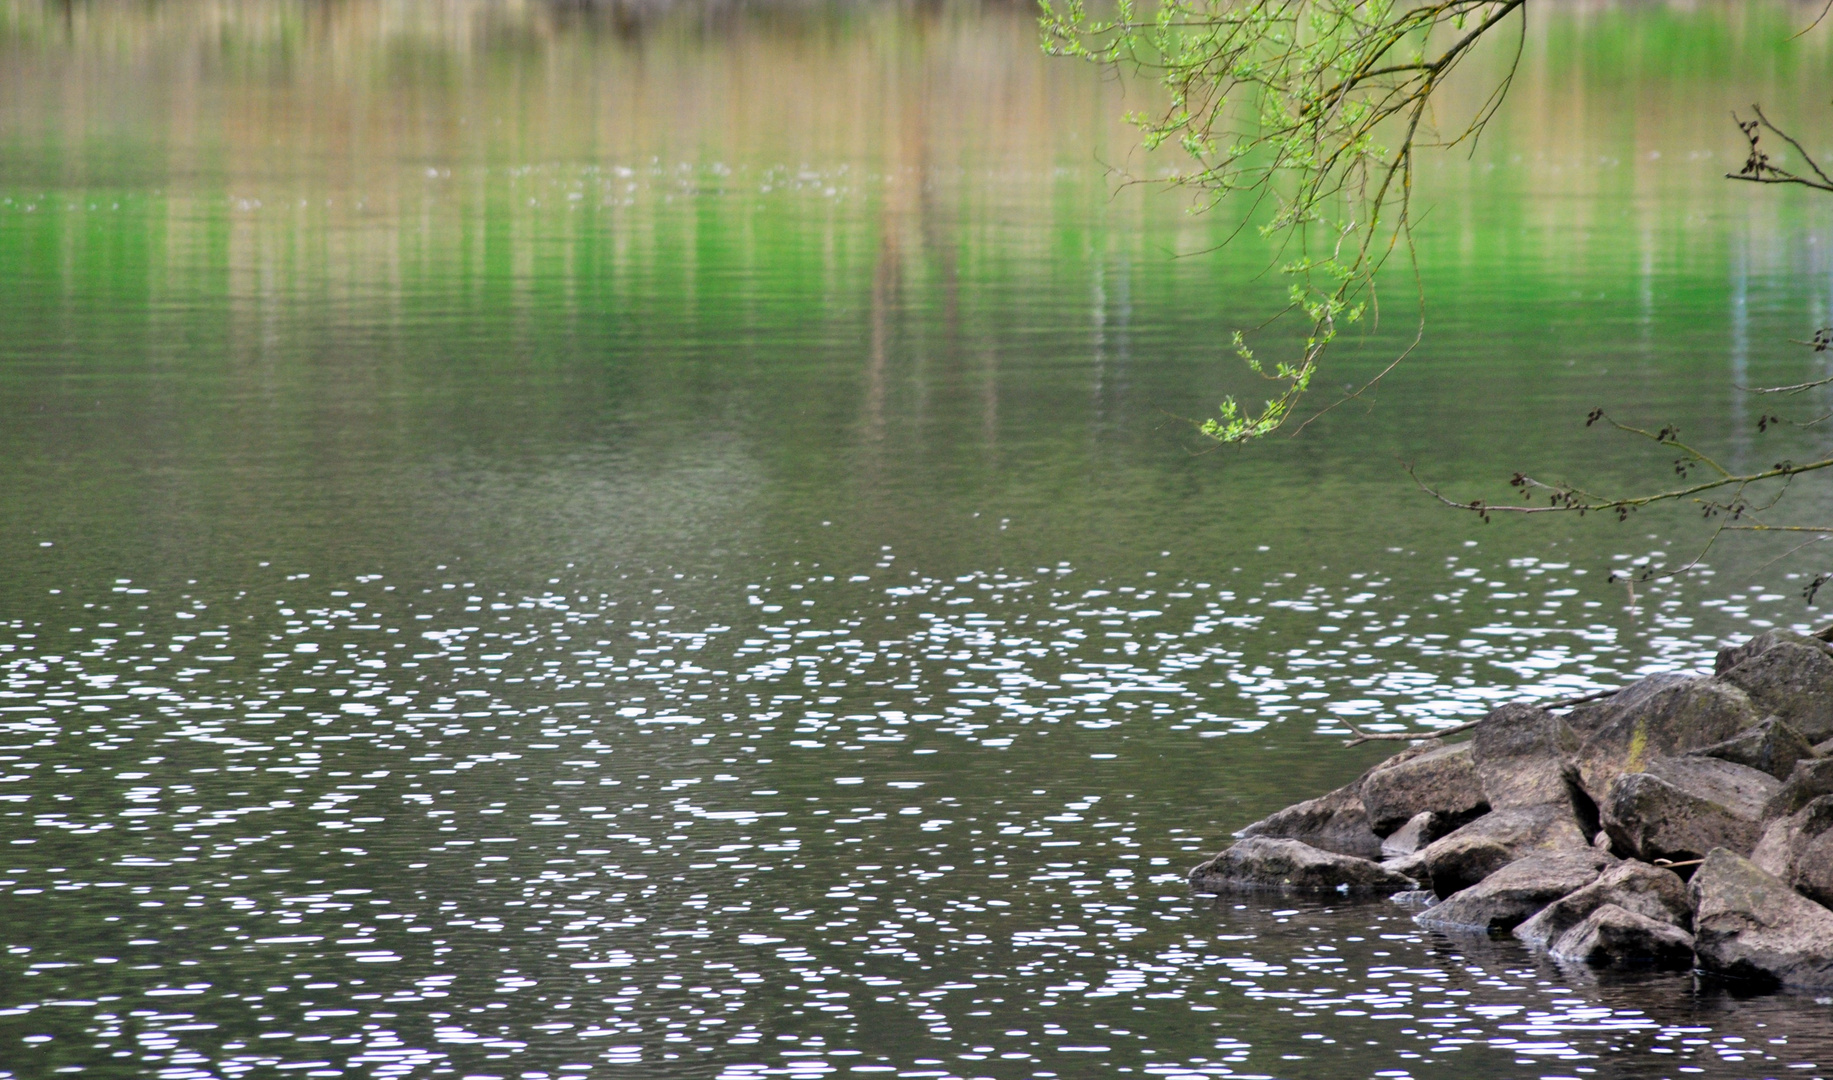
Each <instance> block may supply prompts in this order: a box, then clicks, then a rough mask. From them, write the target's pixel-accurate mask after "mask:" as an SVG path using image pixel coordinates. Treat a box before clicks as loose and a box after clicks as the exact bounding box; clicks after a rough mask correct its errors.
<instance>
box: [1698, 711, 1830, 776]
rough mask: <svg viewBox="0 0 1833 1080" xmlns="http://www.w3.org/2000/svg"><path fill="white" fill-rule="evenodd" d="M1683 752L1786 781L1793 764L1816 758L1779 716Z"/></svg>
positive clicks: (1811, 745) (1810, 747) (1807, 745)
mask: <svg viewBox="0 0 1833 1080" xmlns="http://www.w3.org/2000/svg"><path fill="white" fill-rule="evenodd" d="M1687 753H1688V754H1690V755H1693V756H1696V757H1714V758H1718V759H1720V760H1721V761H1731V762H1736V763H1737V764H1739V765H1748V766H1749V767H1750V768H1753V769H1757V770H1760V771H1762V772H1766V773H1768V774H1769V775H1771V776H1773V777H1775V778H1776V779H1778V780H1783V779H1787V777H1788V774H1789V772H1790V770H1792V769H1794V767H1795V762H1797V761H1801V760H1803V759H1804V758H1808V759H1811V758H1817V757H1819V756H1820V752H1819V751H1818V750H1816V749H1815V748H1814V745H1813V744H1812V743H1810V742H1808V740H1807V739H1806V738H1804V737H1803V736H1802V734H1801V733H1800V732H1799V731H1796V730H1795V729H1794V728H1792V727H1790V726H1789V725H1788V723H1787V722H1786V721H1784V720H1783V719H1782V718H1781V717H1779V716H1772V717H1770V718H1769V719H1767V720H1765V721H1763V722H1762V723H1760V724H1758V725H1757V726H1755V727H1750V728H1745V729H1744V730H1743V731H1740V732H1738V733H1737V734H1736V735H1733V736H1732V737H1731V738H1729V739H1726V740H1725V741H1724V742H1721V743H1713V744H1712V745H1711V746H1702V747H1700V748H1699V749H1697V750H1689V751H1687Z"/></svg>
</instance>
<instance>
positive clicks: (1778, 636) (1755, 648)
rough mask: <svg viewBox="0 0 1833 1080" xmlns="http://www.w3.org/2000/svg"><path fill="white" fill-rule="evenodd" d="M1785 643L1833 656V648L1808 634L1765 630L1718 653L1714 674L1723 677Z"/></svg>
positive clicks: (1713, 666) (1713, 667)
mask: <svg viewBox="0 0 1833 1080" xmlns="http://www.w3.org/2000/svg"><path fill="white" fill-rule="evenodd" d="M1784 642H1787V643H1790V644H1795V645H1805V646H1807V647H1809V648H1813V649H1824V650H1827V651H1828V653H1829V654H1833V647H1829V646H1828V645H1827V643H1826V642H1825V641H1824V640H1822V639H1820V638H1818V637H1814V636H1811V635H1808V634H1797V633H1795V632H1794V631H1793V630H1765V631H1763V632H1762V633H1761V634H1758V635H1756V636H1755V637H1753V638H1751V639H1750V640H1748V641H1746V642H1744V643H1743V644H1741V645H1733V646H1731V647H1730V648H1727V649H1720V650H1719V651H1718V660H1717V662H1716V663H1714V664H1713V665H1712V674H1714V675H1723V674H1725V673H1726V672H1727V671H1730V670H1731V669H1732V668H1734V667H1737V666H1738V665H1739V664H1742V663H1743V662H1744V661H1746V660H1749V659H1751V658H1752V657H1756V656H1761V655H1762V654H1764V653H1766V652H1768V651H1769V650H1771V649H1773V648H1775V647H1776V646H1777V645H1781V644H1783V643H1784Z"/></svg>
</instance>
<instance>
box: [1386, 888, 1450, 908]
mask: <svg viewBox="0 0 1833 1080" xmlns="http://www.w3.org/2000/svg"><path fill="white" fill-rule="evenodd" d="M1388 899H1389V900H1391V901H1393V902H1394V903H1396V904H1406V905H1407V906H1409V907H1431V906H1432V905H1433V904H1436V903H1438V894H1437V893H1435V892H1433V891H1432V890H1431V889H1408V890H1407V891H1406V892H1397V893H1395V894H1394V895H1392V896H1390V897H1388Z"/></svg>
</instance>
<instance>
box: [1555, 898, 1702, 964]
mask: <svg viewBox="0 0 1833 1080" xmlns="http://www.w3.org/2000/svg"><path fill="white" fill-rule="evenodd" d="M1669 876H1670V877H1671V876H1672V875H1669ZM1551 951H1552V953H1553V955H1554V956H1556V957H1558V958H1559V959H1561V960H1572V961H1576V962H1578V963H1583V964H1590V965H1591V966H1593V967H1658V968H1668V969H1677V970H1685V969H1687V968H1690V967H1692V966H1693V935H1692V934H1689V933H1687V932H1686V931H1685V930H1682V929H1681V928H1680V927H1678V926H1675V925H1674V924H1673V923H1670V922H1663V921H1662V920H1660V919H1651V918H1649V917H1648V916H1646V915H1638V914H1637V913H1635V912H1633V911H1627V910H1625V909H1623V908H1620V907H1618V906H1617V905H1615V904H1605V905H1603V906H1602V907H1600V908H1598V909H1597V910H1596V911H1593V912H1592V913H1591V914H1590V915H1588V916H1586V917H1585V920H1584V921H1583V922H1581V923H1579V924H1578V925H1577V926H1575V927H1573V928H1572V929H1570V930H1568V931H1566V933H1565V934H1564V935H1563V936H1561V937H1560V938H1559V940H1558V941H1555V942H1554V943H1553V948H1552V950H1551Z"/></svg>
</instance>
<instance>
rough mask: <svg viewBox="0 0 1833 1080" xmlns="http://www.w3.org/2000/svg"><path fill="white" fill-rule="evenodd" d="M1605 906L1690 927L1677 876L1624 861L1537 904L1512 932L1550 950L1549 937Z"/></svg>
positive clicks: (1682, 885)
mask: <svg viewBox="0 0 1833 1080" xmlns="http://www.w3.org/2000/svg"><path fill="white" fill-rule="evenodd" d="M1607 904H1608V905H1611V906H1614V907H1617V908H1621V909H1622V910H1625V911H1630V912H1634V913H1635V914H1637V915H1640V916H1642V917H1643V918H1647V919H1656V920H1659V921H1662V922H1669V923H1672V924H1674V925H1675V926H1678V927H1681V928H1683V929H1684V928H1685V927H1687V926H1690V925H1692V915H1693V902H1692V900H1691V899H1689V898H1688V896H1687V886H1686V883H1685V882H1683V881H1681V880H1680V875H1679V874H1676V873H1675V872H1674V871H1672V870H1668V869H1664V868H1662V867H1659V866H1650V865H1649V864H1648V863H1645V862H1641V861H1638V860H1635V859H1625V860H1623V861H1622V862H1620V863H1618V864H1617V865H1615V866H1613V867H1611V868H1610V869H1608V870H1606V871H1604V872H1603V873H1602V874H1600V875H1598V879H1597V880H1596V881H1593V882H1592V883H1591V884H1589V885H1586V886H1585V887H1584V888H1582V889H1578V890H1577V891H1575V892H1571V893H1568V894H1566V895H1565V896H1562V897H1560V898H1559V899H1557V900H1554V901H1553V902H1552V903H1549V904H1548V905H1547V906H1546V907H1544V908H1541V909H1540V911H1539V913H1538V914H1536V915H1535V916H1534V917H1533V918H1531V919H1529V920H1528V921H1526V922H1524V923H1522V924H1521V925H1520V926H1517V927H1515V936H1516V937H1518V938H1520V939H1521V940H1522V941H1525V942H1527V943H1528V944H1529V945H1532V946H1535V947H1536V948H1541V949H1550V948H1552V947H1553V943H1554V942H1555V941H1557V940H1559V939H1560V938H1561V937H1563V936H1565V934H1566V933H1567V932H1568V931H1570V930H1571V929H1572V928H1573V927H1575V926H1577V925H1578V924H1580V923H1582V922H1584V921H1585V920H1586V919H1587V918H1589V917H1590V915H1591V913H1592V912H1594V911H1596V910H1597V909H1599V908H1601V907H1604V906H1605V905H1607Z"/></svg>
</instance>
